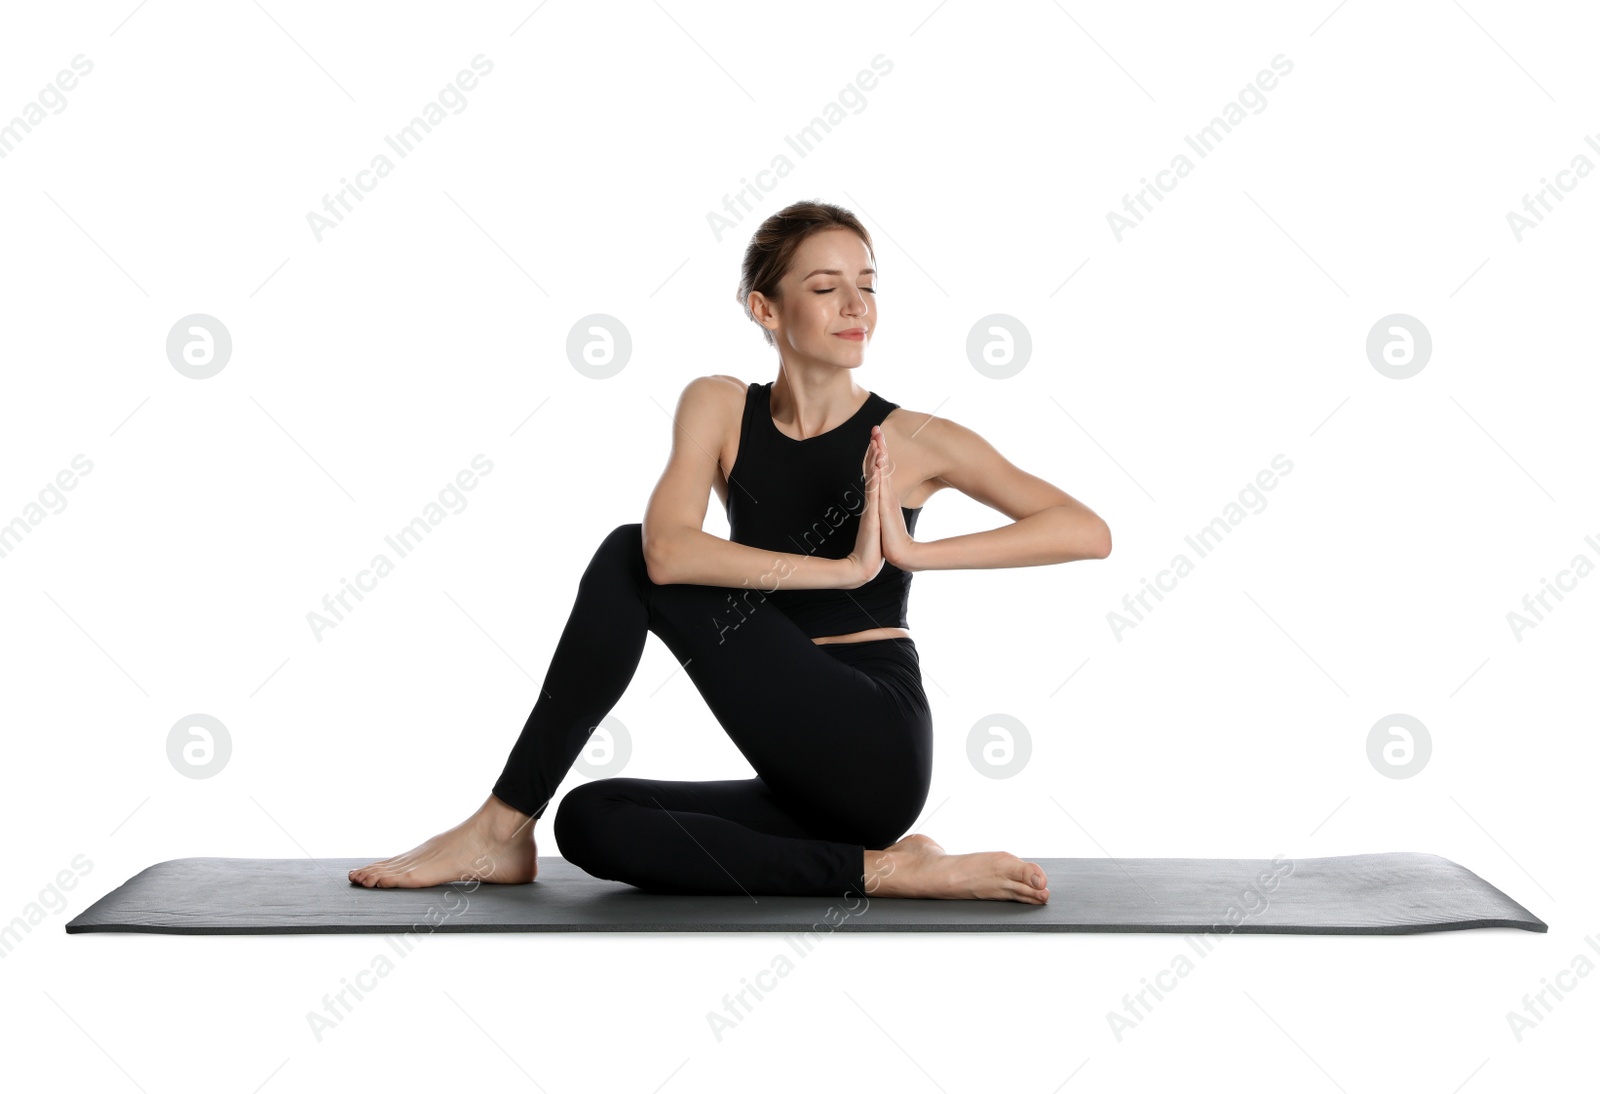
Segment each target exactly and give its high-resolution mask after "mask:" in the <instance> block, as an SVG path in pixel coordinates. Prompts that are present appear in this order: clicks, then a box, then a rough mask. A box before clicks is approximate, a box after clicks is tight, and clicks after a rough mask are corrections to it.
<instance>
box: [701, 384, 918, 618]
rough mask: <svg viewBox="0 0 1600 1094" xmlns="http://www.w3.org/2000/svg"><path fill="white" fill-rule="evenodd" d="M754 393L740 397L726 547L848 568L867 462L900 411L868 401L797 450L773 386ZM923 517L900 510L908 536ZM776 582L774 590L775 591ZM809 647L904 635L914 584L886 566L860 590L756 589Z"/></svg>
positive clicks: (871, 396)
mask: <svg viewBox="0 0 1600 1094" xmlns="http://www.w3.org/2000/svg"><path fill="white" fill-rule="evenodd" d="M773 382H774V381H768V382H767V383H765V384H751V385H750V386H749V388H748V389H747V390H746V391H745V396H744V419H743V422H742V423H741V425H740V428H739V452H738V455H737V456H736V457H735V458H734V461H733V470H732V471H730V472H729V473H728V508H727V514H728V529H729V532H728V538H729V539H730V540H732V541H733V542H734V543H743V544H745V545H746V546H749V547H759V548H761V549H762V550H764V551H783V552H785V553H788V554H796V555H817V556H819V557H821V558H843V557H844V556H845V555H848V554H849V553H850V551H851V550H852V549H853V548H854V547H855V545H856V532H857V530H858V529H859V527H860V525H861V510H862V506H863V505H864V504H865V502H866V492H865V489H864V485H863V483H862V478H861V462H862V460H863V459H865V458H866V454H867V445H868V444H869V443H871V441H872V427H873V426H875V425H882V424H883V420H884V419H885V418H887V417H888V416H889V412H890V411H891V410H894V409H895V408H896V407H898V406H899V405H900V404H899V403H891V402H889V401H888V400H887V399H883V398H880V397H879V396H878V394H877V393H876V392H868V394H867V401H866V402H865V403H864V404H863V405H862V407H861V409H860V410H858V411H856V413H855V414H854V415H853V416H852V417H851V418H850V419H849V420H848V421H846V422H845V423H844V424H843V425H839V426H836V427H835V428H833V429H830V430H828V431H826V432H824V433H819V434H817V435H816V436H815V437H807V438H805V439H804V440H799V441H797V440H795V439H794V438H793V437H790V436H788V435H786V434H784V433H783V432H781V431H780V430H779V429H778V426H777V423H775V422H774V421H773V420H772V385H773ZM921 512H922V510H921V508H917V509H907V508H905V507H904V506H901V508H900V513H901V515H902V516H903V517H905V522H906V530H907V531H909V532H911V533H912V534H915V533H916V530H917V514H919V513H921ZM773 582H776V584H777V587H776V588H775V589H774V588H772V584H773ZM758 591H759V592H761V593H763V594H764V595H765V596H767V597H770V598H771V600H772V602H773V603H774V604H776V605H777V606H778V608H779V609H780V610H781V611H782V612H783V613H784V614H785V615H787V616H789V618H791V619H793V620H794V621H795V622H796V623H798V624H799V625H800V629H801V630H803V631H804V632H805V634H806V637H807V638H822V637H825V636H827V635H835V634H852V633H854V632H856V631H865V630H871V629H873V628H874V627H905V628H907V629H910V628H909V625H908V623H907V621H906V601H907V599H908V598H909V596H910V593H911V575H910V574H908V573H907V572H906V571H904V570H902V569H900V568H899V567H898V566H894V565H891V564H890V563H889V562H888V561H887V560H885V562H884V564H883V569H881V570H879V571H878V576H876V577H874V578H873V579H872V580H871V581H869V582H867V583H866V584H865V585H863V586H861V587H860V588H859V589H785V588H783V584H782V580H781V578H779V577H778V576H777V575H776V574H774V575H773V579H772V580H771V581H769V582H768V583H767V584H766V585H765V586H763V587H761V588H760V589H758Z"/></svg>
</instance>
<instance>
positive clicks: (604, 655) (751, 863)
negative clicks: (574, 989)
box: [494, 524, 933, 896]
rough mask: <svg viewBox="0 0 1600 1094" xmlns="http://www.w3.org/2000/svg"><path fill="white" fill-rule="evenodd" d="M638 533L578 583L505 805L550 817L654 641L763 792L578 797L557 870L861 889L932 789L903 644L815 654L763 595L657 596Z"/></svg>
mask: <svg viewBox="0 0 1600 1094" xmlns="http://www.w3.org/2000/svg"><path fill="white" fill-rule="evenodd" d="M641 531H642V528H641V526H640V525H639V524H623V525H620V526H618V527H617V528H615V529H614V530H612V531H611V532H610V533H609V534H608V535H607V536H606V537H605V539H604V540H602V541H601V543H600V547H599V549H598V550H596V551H595V553H594V557H593V558H592V559H591V560H590V562H589V565H588V568H587V569H585V570H584V572H583V576H582V578H580V579H579V581H578V593H577V598H576V600H575V601H574V603H573V605H572V612H571V614H570V615H569V616H568V618H567V624H566V627H565V629H564V630H563V631H562V632H561V640H560V642H559V644H558V645H557V646H556V650H555V653H554V654H553V655H552V656H551V659H550V667H549V669H548V671H547V672H546V674H545V678H544V685H543V687H542V689H541V691H540V695H539V698H538V700H537V701H536V702H535V704H534V707H533V713H531V714H530V715H528V721H527V724H526V725H524V726H523V727H522V734H521V736H519V737H518V738H517V742H516V745H515V746H514V747H513V748H512V749H511V755H510V757H509V758H508V759H507V760H506V765H505V769H504V771H502V772H501V774H500V778H499V780H498V781H497V782H496V783H495V784H494V796H495V797H497V798H499V799H500V800H501V801H503V802H505V803H506V804H507V805H509V806H511V807H512V808H514V809H517V810H520V811H521V812H524V813H530V814H532V815H533V816H534V817H542V816H543V815H544V811H545V808H546V807H547V806H548V805H549V804H550V799H551V798H552V797H553V796H554V795H555V792H556V789H557V787H558V786H559V785H560V783H561V780H562V778H563V777H564V776H565V775H566V773H567V770H568V769H569V768H570V767H571V766H572V763H573V761H574V760H575V759H577V756H578V754H579V753H580V752H581V751H582V750H583V747H584V744H585V742H586V741H587V740H588V737H589V734H590V732H591V731H592V730H593V729H594V727H595V726H596V725H598V724H599V722H600V721H601V720H602V719H604V718H605V716H606V714H608V713H609V712H610V710H611V708H612V707H613V706H615V705H616V703H617V700H619V699H620V698H621V697H622V694H623V691H624V690H625V689H626V688H627V686H628V683H629V681H630V680H632V679H633V673H634V670H635V669H636V668H637V667H638V665H639V658H640V656H641V654H642V653H643V652H644V642H645V635H646V633H647V632H654V633H655V634H656V636H657V637H659V638H660V639H661V640H662V641H663V642H664V643H666V645H667V648H668V649H670V650H671V651H672V653H673V655H674V656H675V657H676V658H677V659H678V662H679V664H681V665H682V666H683V667H684V671H685V672H686V673H687V674H688V675H689V678H690V679H691V680H693V681H694V684H695V687H697V688H699V690H700V694H701V696H702V697H703V698H704V699H705V701H706V705H707V706H709V707H710V708H711V712H712V714H714V715H715V716H716V719H717V721H718V722H719V723H721V725H722V728H723V729H724V730H726V731H727V734H728V736H729V737H731V738H732V739H733V743H734V744H735V745H736V746H737V747H738V749H739V751H740V752H742V753H743V754H744V757H745V759H746V760H748V761H749V762H750V766H751V767H753V768H755V771H756V777H755V778H753V779H721V780H714V781H709V782H670V781H664V780H657V779H635V778H612V779H597V780H595V781H593V782H589V783H584V784H582V785H579V786H577V787H575V788H573V789H572V790H570V791H568V792H567V795H566V796H565V797H564V798H562V800H561V805H560V808H558V809H557V810H556V817H555V835H556V840H557V842H558V843H559V844H560V849H561V853H562V855H563V856H564V857H565V858H566V859H567V861H569V862H571V863H574V864H575V865H577V866H579V867H581V868H582V869H584V870H586V871H587V872H589V873H590V874H593V875H594V876H596V877H601V878H607V879H609V880H613V881H622V882H626V883H627V884H629V885H633V886H636V887H638V888H640V889H645V890H649V891H652V892H662V893H727V894H739V893H744V894H747V895H750V896H756V895H760V894H769V895H789V896H841V895H845V894H847V893H851V892H861V891H864V889H865V881H866V879H865V877H864V876H863V872H862V865H863V863H862V856H863V853H864V852H865V851H866V850H867V849H868V848H871V849H874V850H878V849H882V848H884V847H887V846H888V845H889V844H891V843H893V842H895V841H896V840H897V839H899V838H900V837H901V836H902V835H904V834H905V832H906V830H907V829H908V828H910V826H911V824H912V822H914V821H915V820H916V818H917V815H918V814H919V813H920V812H921V811H922V806H923V804H924V803H925V802H926V801H927V796H928V786H929V783H930V781H931V778H932V769H933V723H932V719H931V717H930V714H929V709H928V699H927V695H926V694H925V693H924V692H923V690H922V673H921V668H920V663H919V660H918V657H917V650H916V646H915V645H914V644H913V643H912V641H911V639H909V638H885V639H879V640H876V641H869V642H829V643H823V644H820V645H819V644H817V643H815V642H813V641H811V639H809V638H807V637H806V635H805V632H804V631H802V630H801V629H800V627H799V625H798V624H797V623H795V621H794V620H792V619H790V618H789V617H788V616H786V615H785V614H783V612H782V611H781V610H780V609H779V608H778V607H777V605H776V604H774V603H772V602H771V601H770V600H769V599H768V598H767V597H765V596H764V594H763V593H762V592H761V591H760V590H747V589H735V588H725V587H722V586H716V585H682V584H674V585H658V584H656V583H655V582H653V581H651V580H650V577H649V574H648V573H647V572H646V571H645V565H644V549H643V540H642V537H641Z"/></svg>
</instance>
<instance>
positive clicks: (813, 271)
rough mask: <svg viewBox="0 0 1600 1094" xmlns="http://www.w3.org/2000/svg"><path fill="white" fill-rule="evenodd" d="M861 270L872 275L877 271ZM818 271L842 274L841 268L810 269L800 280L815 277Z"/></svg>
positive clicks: (875, 274)
mask: <svg viewBox="0 0 1600 1094" xmlns="http://www.w3.org/2000/svg"><path fill="white" fill-rule="evenodd" d="M861 272H862V273H864V274H872V275H873V276H874V277H876V276H877V273H878V271H877V270H862V271H861ZM820 273H825V274H839V275H841V276H842V275H843V274H844V271H843V270H812V271H811V272H810V273H808V274H806V276H805V277H802V278H801V279H800V280H801V281H804V280H806V278H808V277H816V276H817V275H818V274H820Z"/></svg>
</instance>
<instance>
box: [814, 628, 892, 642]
mask: <svg viewBox="0 0 1600 1094" xmlns="http://www.w3.org/2000/svg"><path fill="white" fill-rule="evenodd" d="M910 637H911V632H910V631H908V630H906V629H905V628H904V627H873V628H872V629H871V630H870V631H856V632H854V633H853V634H827V635H823V636H822V637H821V638H813V639H812V640H811V641H813V642H815V643H817V644H818V645H823V644H826V643H828V642H874V641H877V640H879V639H883V638H910Z"/></svg>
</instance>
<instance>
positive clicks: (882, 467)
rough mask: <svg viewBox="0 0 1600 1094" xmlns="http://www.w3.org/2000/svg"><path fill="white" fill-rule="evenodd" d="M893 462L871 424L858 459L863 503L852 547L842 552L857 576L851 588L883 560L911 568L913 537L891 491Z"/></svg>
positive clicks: (874, 573) (885, 443)
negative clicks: (865, 448)
mask: <svg viewBox="0 0 1600 1094" xmlns="http://www.w3.org/2000/svg"><path fill="white" fill-rule="evenodd" d="M893 471H894V463H893V461H891V460H890V459H889V443H888V440H887V438H885V437H884V435H883V428H882V427H881V426H876V425H875V426H873V427H872V440H871V441H870V442H869V443H868V445H867V454H866V456H865V457H864V458H863V459H862V461H861V477H862V480H863V482H864V483H865V486H866V504H865V505H864V506H863V507H862V510H861V524H860V526H859V527H858V528H857V530H856V545H855V549H854V550H853V551H851V552H850V554H849V555H847V556H845V557H846V561H847V562H848V563H849V564H850V569H851V572H852V574H853V575H854V577H855V578H856V579H857V580H856V581H855V584H853V585H851V586H850V587H851V588H857V587H859V586H861V585H865V584H866V583H867V582H869V581H871V580H872V579H873V578H875V577H877V576H878V571H880V570H882V569H883V564H884V563H885V562H887V563H889V564H890V565H892V566H896V567H898V568H900V569H902V570H905V571H907V572H908V573H909V572H911V571H912V570H914V569H915V566H913V565H912V554H913V552H914V551H915V550H916V541H915V540H914V539H912V538H911V533H910V532H908V531H907V530H906V519H905V514H904V513H902V512H901V511H900V498H899V495H897V494H896V493H895V490H894V481H893Z"/></svg>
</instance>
